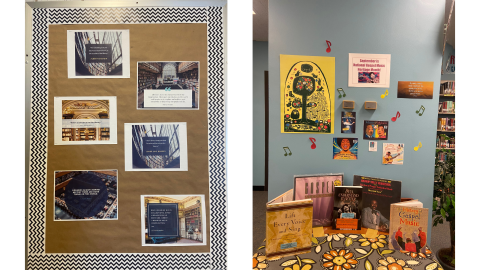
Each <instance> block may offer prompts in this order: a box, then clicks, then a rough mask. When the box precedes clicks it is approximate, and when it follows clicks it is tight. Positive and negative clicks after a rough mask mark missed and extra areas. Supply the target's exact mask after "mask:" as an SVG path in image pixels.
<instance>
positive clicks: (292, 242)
mask: <svg viewBox="0 0 480 270" xmlns="http://www.w3.org/2000/svg"><path fill="white" fill-rule="evenodd" d="M312 217H313V201H312V200H311V199H306V200H298V201H293V189H291V190H289V191H287V192H285V193H284V194H282V195H280V196H278V197H277V198H275V199H273V200H271V201H270V202H268V203H267V226H266V227H267V239H266V246H265V253H266V256H267V258H268V259H270V258H273V257H276V256H286V255H292V254H303V253H308V252H310V251H311V246H312Z"/></svg>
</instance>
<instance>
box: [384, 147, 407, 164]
mask: <svg viewBox="0 0 480 270" xmlns="http://www.w3.org/2000/svg"><path fill="white" fill-rule="evenodd" d="M404 149H405V147H404V144H403V143H384V144H383V158H382V164H386V165H392V164H393V165H403V153H404Z"/></svg>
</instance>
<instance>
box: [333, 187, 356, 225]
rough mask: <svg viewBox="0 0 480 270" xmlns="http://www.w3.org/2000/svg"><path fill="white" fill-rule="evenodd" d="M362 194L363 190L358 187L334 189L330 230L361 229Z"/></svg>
mask: <svg viewBox="0 0 480 270" xmlns="http://www.w3.org/2000/svg"><path fill="white" fill-rule="evenodd" d="M362 193H363V189H362V187H360V186H336V187H335V188H334V197H333V198H334V204H333V211H332V229H334V230H360V229H361V223H360V219H361V216H362V213H361V210H362Z"/></svg>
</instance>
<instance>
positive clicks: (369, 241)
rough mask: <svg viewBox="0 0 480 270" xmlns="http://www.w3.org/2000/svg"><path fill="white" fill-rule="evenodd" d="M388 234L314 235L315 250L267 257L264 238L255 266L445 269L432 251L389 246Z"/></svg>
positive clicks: (305, 269) (273, 268) (291, 269)
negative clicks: (398, 248)
mask: <svg viewBox="0 0 480 270" xmlns="http://www.w3.org/2000/svg"><path fill="white" fill-rule="evenodd" d="M387 241H388V239H387V236H386V235H379V236H377V237H376V238H366V237H365V234H341V233H337V234H329V235H325V236H324V237H318V238H315V237H312V251H311V252H310V253H306V254H299V255H293V256H285V257H276V258H272V259H270V260H267V258H266V256H265V240H264V243H263V245H262V246H261V247H259V248H258V252H257V253H255V255H253V269H254V270H260V269H268V270H277V269H278V270H310V269H314V270H315V269H328V270H350V269H367V270H373V269H376V270H416V269H422V270H423V269H425V270H434V269H436V270H443V268H442V266H441V265H440V263H439V262H438V260H437V258H436V257H435V255H434V254H433V252H432V251H431V250H430V249H429V248H428V246H427V247H426V249H425V252H418V253H415V252H409V251H403V250H402V251H397V250H391V249H389V248H388V242H387Z"/></svg>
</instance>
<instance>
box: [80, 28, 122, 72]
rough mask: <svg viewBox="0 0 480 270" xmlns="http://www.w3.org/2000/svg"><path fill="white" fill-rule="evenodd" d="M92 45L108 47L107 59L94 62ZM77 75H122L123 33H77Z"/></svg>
mask: <svg viewBox="0 0 480 270" xmlns="http://www.w3.org/2000/svg"><path fill="white" fill-rule="evenodd" d="M91 45H108V47H107V48H108V49H109V50H108V53H107V54H108V55H107V58H106V59H105V60H94V58H93V57H91V56H90V53H91V52H92V49H91ZM89 48H90V49H89ZM75 73H76V75H77V76H78V75H81V76H89V75H92V76H107V75H122V32H121V31H118V32H116V31H96V32H77V33H75Z"/></svg>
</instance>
